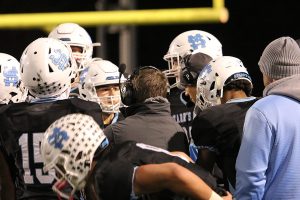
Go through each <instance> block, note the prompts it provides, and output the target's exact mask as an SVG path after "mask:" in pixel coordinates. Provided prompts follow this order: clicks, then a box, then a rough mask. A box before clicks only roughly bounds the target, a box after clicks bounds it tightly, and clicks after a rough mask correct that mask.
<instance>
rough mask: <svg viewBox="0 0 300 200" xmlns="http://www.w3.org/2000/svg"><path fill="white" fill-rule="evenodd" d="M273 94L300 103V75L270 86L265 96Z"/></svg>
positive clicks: (280, 80)
mask: <svg viewBox="0 0 300 200" xmlns="http://www.w3.org/2000/svg"><path fill="white" fill-rule="evenodd" d="M271 94H277V95H283V96H288V97H291V98H293V99H296V100H298V101H300V75H299V74H297V75H293V76H289V77H286V78H282V79H279V80H277V81H275V82H273V83H271V84H269V85H268V86H267V87H266V88H265V89H264V92H263V96H268V95H271Z"/></svg>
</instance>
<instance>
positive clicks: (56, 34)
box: [48, 23, 100, 71]
mask: <svg viewBox="0 0 300 200" xmlns="http://www.w3.org/2000/svg"><path fill="white" fill-rule="evenodd" d="M48 37H50V38H55V39H59V40H62V41H64V42H66V43H67V44H68V45H70V47H71V48H74V47H75V48H76V47H77V48H79V49H80V51H74V49H73V57H74V58H75V60H76V61H77V65H78V70H79V71H81V70H83V69H84V68H85V65H86V63H87V62H88V60H89V59H91V58H92V55H93V47H94V46H100V43H92V39H91V37H90V35H89V34H88V32H87V31H86V30H85V29H84V28H82V27H81V26H79V25H78V24H75V23H63V24H60V25H58V26H57V27H55V28H54V29H53V30H52V31H51V32H50V33H49V35H48Z"/></svg>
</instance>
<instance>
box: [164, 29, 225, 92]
mask: <svg viewBox="0 0 300 200" xmlns="http://www.w3.org/2000/svg"><path fill="white" fill-rule="evenodd" d="M192 53H203V54H206V55H208V56H210V57H211V58H212V59H215V58H217V57H219V56H222V44H221V43H220V41H219V40H218V39H217V38H216V37H215V36H213V35H212V34H210V33H208V32H205V31H201V30H190V31H186V32H183V33H181V34H179V35H178V36H177V37H176V38H175V39H174V40H173V41H172V42H171V44H170V47H169V50H168V52H167V54H166V55H165V56H164V57H163V58H164V60H166V61H168V67H169V69H168V70H165V71H164V73H165V74H166V76H167V77H168V78H176V82H175V83H174V84H173V85H172V86H171V87H172V88H173V87H175V86H177V87H180V76H179V73H180V72H179V70H180V63H181V62H182V59H183V58H184V57H185V56H187V55H190V54H192Z"/></svg>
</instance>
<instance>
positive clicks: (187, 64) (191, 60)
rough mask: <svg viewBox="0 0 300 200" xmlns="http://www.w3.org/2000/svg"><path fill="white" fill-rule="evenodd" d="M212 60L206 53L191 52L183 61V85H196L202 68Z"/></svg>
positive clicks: (181, 78) (181, 79) (181, 73)
mask: <svg viewBox="0 0 300 200" xmlns="http://www.w3.org/2000/svg"><path fill="white" fill-rule="evenodd" d="M211 60H212V58H211V57H210V56H208V55H206V54H204V53H200V52H199V53H195V54H189V55H186V56H184V57H183V59H182V61H181V63H180V64H181V72H180V76H181V77H180V81H181V82H182V84H183V85H196V84H197V79H198V75H199V73H200V72H201V70H202V69H203V68H204V67H205V66H206V65H207V64H208V63H209V62H210V61H211Z"/></svg>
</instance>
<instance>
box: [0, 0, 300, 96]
mask: <svg viewBox="0 0 300 200" xmlns="http://www.w3.org/2000/svg"><path fill="white" fill-rule="evenodd" d="M117 2H118V1H116V0H114V1H113V0H110V1H109V4H114V3H115V4H117ZM95 3H96V0H56V1H55V0H0V13H1V14H3V13H28V12H52V11H55V12H68V11H92V10H95ZM298 4H300V3H298V1H297V0H294V1H289V0H280V1H276V0H273V1H266V0H250V1H247V0H227V1H226V2H225V6H226V7H227V8H228V10H229V21H228V22H227V23H226V24H219V23H214V24H184V25H159V26H137V28H136V31H137V49H136V50H137V63H138V65H154V66H157V67H159V68H161V69H164V68H166V66H167V63H166V62H165V61H164V60H163V59H162V57H163V56H164V54H165V53H166V52H167V50H168V47H169V44H170V43H171V41H172V40H173V39H174V38H175V37H176V36H177V35H178V34H180V33H182V32H184V31H187V30H192V29H198V30H204V31H207V32H209V33H211V34H213V35H215V36H216V37H217V38H218V39H219V40H220V41H221V43H222V45H223V54H224V55H230V56H235V57H238V58H240V59H241V60H242V61H243V62H244V65H245V66H246V67H247V69H248V71H249V73H250V75H251V76H252V79H253V83H254V93H253V94H254V95H255V96H260V95H261V92H262V90H263V85H262V76H261V74H260V72H259V69H258V66H257V62H258V60H259V57H260V55H261V53H262V51H263V49H264V48H265V46H266V45H267V44H268V43H269V42H271V41H272V40H274V39H276V38H278V37H281V36H291V37H293V38H295V39H298V38H300V28H299V26H300V23H299V20H298V19H299V15H300V12H299V8H300V6H298ZM204 6H211V1H208V0H162V1H149V0H148V1H146V0H136V8H137V9H155V8H179V7H204ZM107 9H110V7H109V6H107ZM86 29H87V31H88V32H89V33H90V35H91V36H92V39H93V41H95V33H96V31H95V30H96V29H95V28H91V27H87V28H86ZM46 36H47V33H46V32H44V31H43V30H39V29H32V30H19V29H14V30H3V29H0V37H1V40H0V52H4V53H8V54H11V55H13V56H14V57H16V58H17V59H19V58H20V57H21V54H22V52H23V50H24V49H25V47H26V46H27V45H28V44H29V43H30V42H32V41H33V40H35V39H37V38H38V37H46ZM116 38H117V36H116V35H114V34H111V35H109V36H108V37H107V39H106V41H97V42H106V44H107V45H106V46H107V52H108V56H107V58H104V59H109V60H111V61H113V62H114V63H115V64H118V62H119V61H118V44H117V41H116ZM96 51H101V47H100V48H98V49H96ZM133 51H134V49H133Z"/></svg>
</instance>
